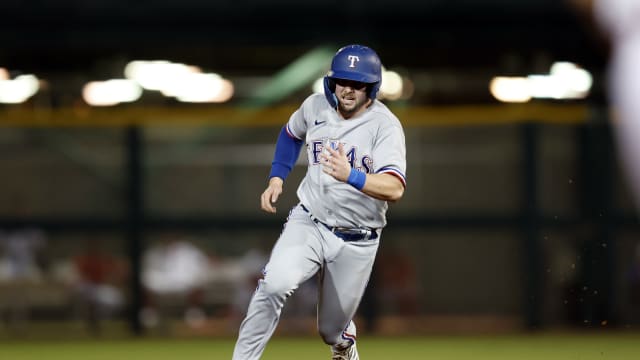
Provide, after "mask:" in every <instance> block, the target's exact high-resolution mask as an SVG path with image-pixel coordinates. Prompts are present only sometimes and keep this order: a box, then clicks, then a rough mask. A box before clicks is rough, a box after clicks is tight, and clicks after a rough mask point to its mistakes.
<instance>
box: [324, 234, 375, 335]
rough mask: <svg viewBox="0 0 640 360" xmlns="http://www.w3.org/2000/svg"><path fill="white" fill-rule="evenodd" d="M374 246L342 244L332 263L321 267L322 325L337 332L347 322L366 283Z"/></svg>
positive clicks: (373, 254)
mask: <svg viewBox="0 0 640 360" xmlns="http://www.w3.org/2000/svg"><path fill="white" fill-rule="evenodd" d="M378 245H379V242H378V240H367V241H361V242H349V243H345V246H344V247H343V249H342V250H341V251H340V253H339V254H338V256H337V257H336V258H335V260H334V261H332V262H329V263H327V264H326V265H325V267H324V269H323V271H322V277H321V289H320V299H319V307H318V314H319V317H320V319H319V321H321V322H327V324H324V325H328V326H329V327H333V328H335V329H336V331H337V330H338V329H339V330H342V328H344V326H346V324H347V323H348V322H349V320H351V318H352V317H353V315H354V314H355V311H356V309H357V308H358V305H359V303H360V299H361V298H362V294H363V293H364V290H365V288H366V286H367V283H368V282H369V277H370V276H371V270H372V268H373V263H374V261H375V257H376V253H377V251H378ZM322 325H323V324H321V326H322Z"/></svg>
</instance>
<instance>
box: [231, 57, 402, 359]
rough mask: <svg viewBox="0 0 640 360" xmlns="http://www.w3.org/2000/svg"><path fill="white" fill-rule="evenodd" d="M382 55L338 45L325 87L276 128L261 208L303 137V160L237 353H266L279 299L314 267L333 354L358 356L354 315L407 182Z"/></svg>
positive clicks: (273, 196) (268, 207) (321, 325)
mask: <svg viewBox="0 0 640 360" xmlns="http://www.w3.org/2000/svg"><path fill="white" fill-rule="evenodd" d="M381 68H382V66H381V62H380V58H379V57H378V55H377V54H376V53H375V52H374V51H373V50H372V49H370V48H368V47H366V46H362V45H349V46H345V47H343V48H341V49H340V50H338V52H337V53H336V54H335V56H334V58H333V60H332V62H331V70H330V71H329V72H328V74H327V76H326V77H325V78H324V87H325V91H324V96H323V95H322V94H314V95H311V96H309V97H308V98H307V99H306V100H305V101H304V102H303V103H302V105H301V106H300V108H299V109H298V110H296V111H295V112H294V113H293V115H292V116H291V118H290V119H289V121H288V122H287V124H286V125H285V126H284V127H283V128H282V131H281V132H280V135H279V137H278V140H277V143H276V150H275V155H274V159H273V163H272V167H271V173H270V178H269V184H268V186H267V189H266V190H265V191H264V192H263V193H262V196H261V198H260V201H261V207H262V210H264V211H266V212H268V213H275V212H276V208H275V207H274V203H275V202H276V201H277V200H278V197H279V196H280V194H281V193H282V187H283V183H284V181H285V179H286V178H287V175H288V174H289V172H290V171H291V169H292V168H293V166H294V163H295V162H296V160H297V158H298V155H299V153H300V151H301V148H302V145H303V144H304V143H306V150H307V158H308V168H307V173H306V176H305V177H304V179H303V180H302V182H301V183H300V185H299V187H298V191H297V195H298V198H299V200H300V203H299V204H297V205H296V206H294V207H293V209H291V211H290V213H289V217H288V218H287V222H286V224H285V226H284V229H283V231H282V234H281V235H280V238H279V239H278V241H277V242H276V244H275V245H274V247H273V250H272V252H271V256H270V258H269V261H268V263H267V265H266V266H265V268H264V270H263V278H262V279H261V280H259V283H258V287H257V289H256V291H255V293H254V294H253V297H252V299H251V303H250V304H249V309H248V311H247V315H246V317H245V319H244V320H243V322H242V324H241V325H240V333H239V336H238V340H237V342H236V346H235V349H234V353H233V359H234V360H254V359H259V358H260V356H261V355H262V353H263V351H264V349H265V346H266V344H267V341H268V340H269V339H270V337H271V335H272V334H273V332H274V330H275V328H276V326H277V324H278V320H279V317H280V313H281V310H282V307H283V305H284V303H285V300H286V299H287V298H288V297H289V296H290V295H291V294H292V293H293V292H294V291H295V290H296V289H297V288H298V285H299V284H301V283H302V282H304V281H305V280H307V279H309V278H311V277H312V276H313V275H314V274H316V273H318V275H319V281H320V283H319V291H318V312H317V316H318V331H319V333H320V336H321V337H322V339H323V340H324V342H325V343H326V344H328V345H330V346H331V350H332V352H333V358H332V359H334V360H358V359H359V357H358V351H357V349H356V326H355V324H354V322H353V320H352V319H353V317H354V315H355V313H356V310H357V308H358V305H359V303H360V300H361V298H362V294H363V292H364V290H365V287H366V285H367V282H368V280H369V276H370V274H371V269H372V267H373V263H374V259H375V256H376V252H377V250H378V243H379V241H380V237H381V235H382V228H383V227H384V226H385V225H386V218H385V214H386V211H387V202H388V201H397V200H399V199H400V198H401V197H402V195H403V194H404V189H405V185H406V182H405V168H406V159H405V153H406V150H405V140H404V131H403V129H402V126H401V124H400V121H399V120H398V118H397V117H396V116H394V115H393V114H392V113H391V111H389V109H388V108H387V107H386V106H385V105H383V104H382V103H381V102H379V101H378V100H376V94H377V92H378V90H379V89H380V84H381V80H382V78H381V75H382V71H381Z"/></svg>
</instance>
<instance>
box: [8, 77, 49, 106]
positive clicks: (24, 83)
mask: <svg viewBox="0 0 640 360" xmlns="http://www.w3.org/2000/svg"><path fill="white" fill-rule="evenodd" d="M5 72H6V70H5ZM39 88H40V82H39V80H38V78H37V77H36V76H35V75H31V74H27V75H19V76H17V77H16V78H15V79H4V80H2V79H0V103H5V104H19V103H23V102H25V101H27V99H29V98H30V97H32V96H33V95H35V94H36V93H37V92H38V89H39Z"/></svg>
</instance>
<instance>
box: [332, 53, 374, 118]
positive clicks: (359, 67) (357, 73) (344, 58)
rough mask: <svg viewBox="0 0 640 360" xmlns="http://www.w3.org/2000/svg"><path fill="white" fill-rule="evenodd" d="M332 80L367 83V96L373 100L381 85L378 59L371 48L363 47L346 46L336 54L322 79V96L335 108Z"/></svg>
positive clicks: (336, 103) (334, 88) (335, 100)
mask: <svg viewBox="0 0 640 360" xmlns="http://www.w3.org/2000/svg"><path fill="white" fill-rule="evenodd" d="M333 79H344V80H352V81H358V82H363V83H367V84H369V86H367V96H368V97H369V98H371V99H375V98H376V95H377V94H378V90H380V84H381V83H382V64H381V62H380V57H378V54H376V52H375V51H373V50H372V49H371V48H368V47H366V46H363V45H347V46H345V47H343V48H341V49H340V50H338V52H336V54H335V55H334V56H333V60H332V61H331V70H329V72H328V73H327V76H325V77H324V95H325V96H326V98H327V101H329V104H331V106H332V107H336V106H338V99H336V95H335V91H336V84H335V82H334V81H333Z"/></svg>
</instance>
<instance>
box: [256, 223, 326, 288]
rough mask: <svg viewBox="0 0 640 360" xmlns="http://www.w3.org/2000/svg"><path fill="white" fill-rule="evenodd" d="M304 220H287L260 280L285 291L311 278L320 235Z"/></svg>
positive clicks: (317, 265)
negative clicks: (262, 279)
mask: <svg viewBox="0 0 640 360" xmlns="http://www.w3.org/2000/svg"><path fill="white" fill-rule="evenodd" d="M307 220H308V217H306V218H304V217H290V218H289V221H288V222H287V224H286V226H285V228H284V230H283V231H282V234H281V235H280V238H278V241H277V242H276V244H275V245H274V247H273V250H272V252H271V256H270V258H269V262H268V263H267V265H266V266H265V272H264V280H265V282H266V283H268V284H271V285H272V286H275V287H278V288H282V289H281V290H284V291H288V290H290V289H295V288H297V286H298V285H299V284H300V283H302V282H304V281H305V280H307V279H309V278H311V277H312V276H313V275H314V274H315V273H316V272H317V271H318V269H319V268H320V264H321V263H322V260H321V258H320V254H322V244H321V238H320V234H319V232H318V229H317V227H316V226H315V224H313V222H311V221H310V220H309V221H307Z"/></svg>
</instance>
